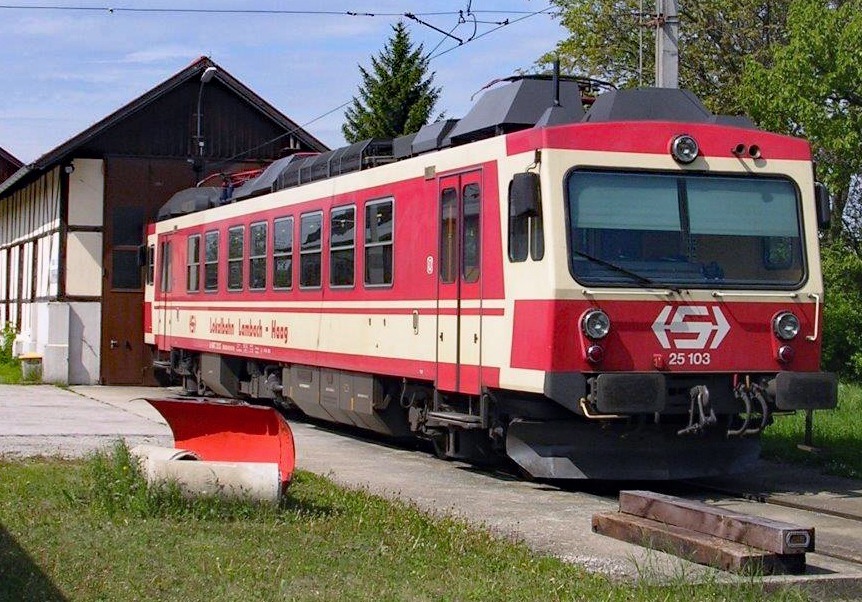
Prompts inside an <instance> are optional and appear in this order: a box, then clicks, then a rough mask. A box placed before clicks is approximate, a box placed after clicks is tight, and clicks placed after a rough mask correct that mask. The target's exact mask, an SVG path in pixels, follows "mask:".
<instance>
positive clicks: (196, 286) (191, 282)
mask: <svg viewBox="0 0 862 602" xmlns="http://www.w3.org/2000/svg"><path fill="white" fill-rule="evenodd" d="M200 278H201V237H200V235H199V234H196V235H194V236H189V240H188V255H187V256H186V290H187V291H188V292H190V293H196V292H198V291H199V290H200Z"/></svg>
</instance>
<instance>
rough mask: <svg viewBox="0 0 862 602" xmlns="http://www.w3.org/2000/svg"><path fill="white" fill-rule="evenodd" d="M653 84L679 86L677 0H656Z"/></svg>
mask: <svg viewBox="0 0 862 602" xmlns="http://www.w3.org/2000/svg"><path fill="white" fill-rule="evenodd" d="M655 24H656V33H655V85H656V87H658V88H678V87H679V0H656V20H655Z"/></svg>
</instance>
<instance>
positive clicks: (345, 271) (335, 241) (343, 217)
mask: <svg viewBox="0 0 862 602" xmlns="http://www.w3.org/2000/svg"><path fill="white" fill-rule="evenodd" d="M355 246H356V208H355V207H338V208H336V209H333V210H332V213H331V214H330V220H329V284H330V285H331V286H353V273H354V268H353V264H354V261H355V252H354V249H355Z"/></svg>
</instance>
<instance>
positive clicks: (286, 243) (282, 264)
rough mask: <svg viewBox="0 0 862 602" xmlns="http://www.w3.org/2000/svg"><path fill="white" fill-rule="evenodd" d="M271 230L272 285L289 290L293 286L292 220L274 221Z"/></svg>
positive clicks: (289, 218)
mask: <svg viewBox="0 0 862 602" xmlns="http://www.w3.org/2000/svg"><path fill="white" fill-rule="evenodd" d="M272 230H273V232H272V285H273V287H274V288H277V289H289V288H290V287H291V286H293V218H292V217H282V218H279V219H277V220H275V221H274V222H273V223H272Z"/></svg>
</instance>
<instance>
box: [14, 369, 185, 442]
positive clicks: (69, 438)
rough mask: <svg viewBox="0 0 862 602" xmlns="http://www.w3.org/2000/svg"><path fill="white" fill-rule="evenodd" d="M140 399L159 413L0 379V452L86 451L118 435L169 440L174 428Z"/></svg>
mask: <svg viewBox="0 0 862 602" xmlns="http://www.w3.org/2000/svg"><path fill="white" fill-rule="evenodd" d="M103 389H111V388H110V387H103ZM115 395H116V396H118V397H126V399H128V397H127V393H125V392H124V393H116V394H115ZM141 403H142V404H143V405H145V406H146V407H147V408H149V409H150V410H151V411H152V412H154V413H155V416H152V415H149V416H146V415H144V414H145V412H144V410H143V409H142V408H137V409H136V408H135V406H136V404H134V403H125V404H122V405H115V404H111V403H107V402H105V401H99V400H96V399H92V398H89V397H84V396H82V395H79V394H77V393H75V392H74V391H70V390H65V389H60V388H58V387H54V386H52V385H0V454H4V455H18V456H34V455H45V456H62V457H82V456H84V455H86V454H88V453H91V452H93V451H95V450H98V449H104V448H106V447H109V446H110V445H112V444H113V443H114V442H115V441H117V440H118V439H119V438H124V439H126V440H127V441H128V442H129V444H130V445H138V444H141V443H152V444H156V445H171V444H172V441H173V439H172V438H171V431H170V429H169V428H168V427H167V425H166V424H165V422H164V421H163V420H162V419H161V417H160V416H159V415H158V413H157V412H155V410H152V408H150V406H149V404H147V403H146V402H141Z"/></svg>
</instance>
